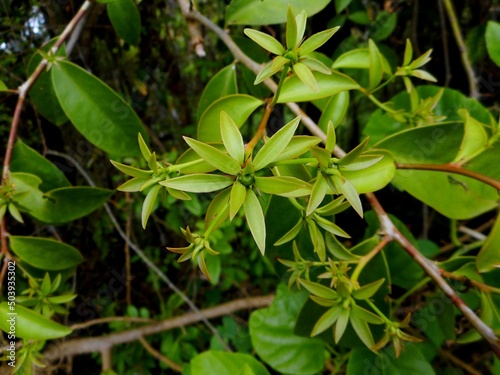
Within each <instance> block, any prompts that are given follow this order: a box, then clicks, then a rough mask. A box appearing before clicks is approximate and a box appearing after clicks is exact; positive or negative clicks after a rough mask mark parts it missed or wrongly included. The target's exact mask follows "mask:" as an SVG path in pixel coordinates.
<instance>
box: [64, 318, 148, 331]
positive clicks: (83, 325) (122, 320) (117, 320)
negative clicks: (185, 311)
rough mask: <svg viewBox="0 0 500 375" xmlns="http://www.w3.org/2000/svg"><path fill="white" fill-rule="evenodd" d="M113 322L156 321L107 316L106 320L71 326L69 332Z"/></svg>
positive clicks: (101, 319) (94, 320)
mask: <svg viewBox="0 0 500 375" xmlns="http://www.w3.org/2000/svg"><path fill="white" fill-rule="evenodd" d="M113 322H125V323H155V322H156V320H154V319H148V318H136V317H132V316H108V317H106V318H98V319H93V320H89V321H87V322H83V323H77V324H73V325H72V326H71V327H69V328H71V330H73V331H77V330H79V329H84V328H88V327H92V326H95V325H97V324H106V323H113Z"/></svg>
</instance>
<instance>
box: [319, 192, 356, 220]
mask: <svg viewBox="0 0 500 375" xmlns="http://www.w3.org/2000/svg"><path fill="white" fill-rule="evenodd" d="M347 207H350V205H349V202H346V201H345V197H343V196H340V197H338V198H337V199H334V200H333V201H331V202H330V203H328V204H326V205H324V206H322V207H319V208H317V209H316V213H318V214H319V215H322V216H330V215H336V214H338V213H340V212H342V211H344V210H345V209H346V208H347Z"/></svg>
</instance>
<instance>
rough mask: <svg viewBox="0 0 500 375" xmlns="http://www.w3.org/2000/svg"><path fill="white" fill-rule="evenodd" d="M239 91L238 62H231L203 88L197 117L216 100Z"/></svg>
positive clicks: (199, 117)
mask: <svg viewBox="0 0 500 375" xmlns="http://www.w3.org/2000/svg"><path fill="white" fill-rule="evenodd" d="M237 93H238V87H237V86H236V64H231V65H228V66H226V67H225V68H223V69H221V70H220V71H219V72H218V73H217V74H216V75H215V76H213V78H212V79H211V80H210V81H209V82H208V84H207V85H206V86H205V89H203V93H202V94H201V97H200V101H199V102H198V110H197V116H196V117H197V119H198V121H199V120H200V119H201V116H202V115H203V113H204V112H205V110H206V109H207V108H208V107H209V106H210V105H211V104H212V103H213V102H215V101H216V100H218V99H220V98H222V97H224V96H228V95H233V94H237Z"/></svg>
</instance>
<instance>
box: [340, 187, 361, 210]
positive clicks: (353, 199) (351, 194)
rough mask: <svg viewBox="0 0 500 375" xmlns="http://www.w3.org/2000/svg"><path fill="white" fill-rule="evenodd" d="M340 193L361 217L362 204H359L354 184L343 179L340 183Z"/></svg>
mask: <svg viewBox="0 0 500 375" xmlns="http://www.w3.org/2000/svg"><path fill="white" fill-rule="evenodd" d="M341 190H342V194H344V196H345V198H346V199H347V200H348V201H349V203H350V204H351V206H352V208H354V210H355V211H356V212H357V213H358V215H359V216H361V217H363V206H362V205H361V200H360V199H359V195H358V192H357V191H356V188H355V187H354V185H353V184H352V183H351V182H350V181H349V180H348V179H344V181H343V183H342V185H341Z"/></svg>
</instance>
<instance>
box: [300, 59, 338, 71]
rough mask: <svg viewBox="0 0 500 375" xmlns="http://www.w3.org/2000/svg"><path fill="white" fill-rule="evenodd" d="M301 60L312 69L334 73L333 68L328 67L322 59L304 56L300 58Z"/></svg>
mask: <svg viewBox="0 0 500 375" xmlns="http://www.w3.org/2000/svg"><path fill="white" fill-rule="evenodd" d="M300 62H301V63H302V64H304V65H305V66H307V67H308V68H309V69H311V70H315V71H317V72H320V73H323V74H328V75H330V74H332V70H331V69H330V68H329V67H327V66H326V65H325V64H323V63H322V62H321V61H319V60H317V59H313V58H309V57H308V58H304V59H300Z"/></svg>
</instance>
